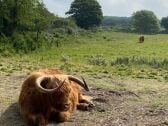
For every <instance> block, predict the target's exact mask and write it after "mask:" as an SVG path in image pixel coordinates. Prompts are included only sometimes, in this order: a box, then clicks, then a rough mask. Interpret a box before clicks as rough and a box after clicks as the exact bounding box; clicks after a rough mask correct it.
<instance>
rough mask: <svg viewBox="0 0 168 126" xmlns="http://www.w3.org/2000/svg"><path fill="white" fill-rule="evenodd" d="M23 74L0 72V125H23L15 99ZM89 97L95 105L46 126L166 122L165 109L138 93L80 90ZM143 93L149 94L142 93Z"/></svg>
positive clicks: (133, 125)
mask: <svg viewBox="0 0 168 126" xmlns="http://www.w3.org/2000/svg"><path fill="white" fill-rule="evenodd" d="M25 77H26V74H22V73H15V74H12V75H9V76H5V75H1V76H0V126H27V125H26V124H25V123H24V121H23V120H22V117H21V116H20V114H19V111H18V106H17V100H18V96H19V91H20V87H21V84H22V82H23V80H24V78H25ZM84 94H87V95H89V96H92V97H93V102H94V104H95V107H94V108H93V109H92V110H90V111H76V112H74V113H72V115H71V118H70V119H69V120H68V121H67V122H65V123H56V122H51V123H50V124H49V125H48V126H56V125H57V126H168V111H167V110H166V109H164V108H160V107H155V106H150V104H148V103H146V102H142V101H143V100H142V99H143V97H142V96H141V95H144V94H141V93H138V94H136V93H134V92H131V91H128V90H110V89H103V88H97V87H94V86H93V87H92V88H91V91H90V92H84ZM145 95H146V96H148V95H149V97H151V94H150V93H149V94H145Z"/></svg>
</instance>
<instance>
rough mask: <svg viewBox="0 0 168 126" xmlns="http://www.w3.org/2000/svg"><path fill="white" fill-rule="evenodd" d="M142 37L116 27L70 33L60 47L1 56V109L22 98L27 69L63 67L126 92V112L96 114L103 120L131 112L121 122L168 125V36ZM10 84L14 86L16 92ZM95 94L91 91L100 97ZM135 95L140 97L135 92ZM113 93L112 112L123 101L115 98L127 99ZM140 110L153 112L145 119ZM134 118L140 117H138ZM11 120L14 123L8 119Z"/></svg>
mask: <svg viewBox="0 0 168 126" xmlns="http://www.w3.org/2000/svg"><path fill="white" fill-rule="evenodd" d="M138 37H139V35H138V34H134V33H121V32H115V31H113V30H109V31H99V32H95V33H93V32H89V33H87V34H86V33H83V34H80V35H67V36H64V37H63V38H62V39H61V40H60V46H59V47H56V45H53V46H52V47H50V48H49V47H48V48H47V47H43V48H41V49H39V50H36V51H34V52H32V53H28V54H12V55H10V56H8V57H4V56H1V57H0V60H1V62H0V75H1V81H0V82H1V83H0V85H1V87H0V94H1V97H0V105H1V106H2V107H0V112H1V113H3V112H5V110H6V109H7V108H8V107H9V106H10V105H11V103H14V102H16V101H17V98H18V95H19V90H20V86H21V83H22V81H23V78H24V77H25V76H26V75H27V74H29V73H30V72H31V71H33V70H36V69H42V68H58V69H61V70H62V71H64V72H65V73H69V74H73V75H76V76H83V77H85V78H86V80H87V81H88V83H89V85H90V86H91V87H92V88H93V89H94V91H95V88H96V89H101V90H103V91H102V92H110V91H109V90H112V91H115V92H114V93H116V92H117V93H119V95H121V96H122V95H124V96H123V97H122V100H123V99H124V100H123V101H124V102H121V105H119V106H120V107H123V108H122V109H121V110H123V111H124V114H123V113H120V114H119V115H118V116H117V117H116V118H114V117H113V116H112V115H113V114H112V113H111V112H110V113H109V111H107V112H105V113H104V114H102V115H99V114H95V118H96V116H97V117H99V118H102V119H103V115H104V116H107V117H109V118H108V119H110V118H111V120H113V122H114V120H115V119H116V120H117V119H118V118H120V116H121V115H124V117H125V118H126V114H128V115H129V116H128V117H129V118H128V122H127V123H126V122H124V121H123V120H124V119H123V120H122V118H121V120H122V121H121V120H120V121H121V122H122V123H121V124H124V125H133V124H136V123H137V124H138V125H145V123H147V124H149V125H150V124H151V125H152V124H156V125H157V124H158V125H162V124H163V125H164V124H165V125H166V124H168V122H167V120H166V118H167V115H168V112H167V110H168V103H167V100H168V93H167V90H168V82H167V81H168V57H167V56H168V51H167V50H168V36H167V35H166V34H157V35H145V42H144V43H139V42H138ZM10 88H12V89H14V90H13V91H11V90H10ZM7 92H8V93H7ZM15 92H17V93H15ZM94 93H95V94H96V92H94ZM94 93H93V94H91V95H93V96H94ZM105 94H106V93H105ZM134 94H136V96H138V97H136V96H132V95H134ZM97 95H98V94H97ZM106 97H111V98H112V99H108V98H106ZM113 97H114V96H110V95H107V94H106V95H105V96H104V97H103V98H104V99H106V100H109V102H110V103H111V104H112V106H111V107H109V109H111V111H112V110H113V109H114V106H115V107H117V105H118V102H115V100H116V101H117V99H120V100H121V98H118V96H117V98H116V97H114V98H113ZM122 100H121V101H122ZM128 106H129V107H130V108H129V107H128ZM135 109H136V110H137V111H138V112H137V113H136V114H134V110H135ZM138 109H139V110H138ZM117 111H118V110H117ZM117 111H113V112H114V113H115V112H117ZM140 112H144V113H145V114H146V113H147V114H146V115H145V114H144V113H143V114H144V115H145V116H147V117H145V119H146V122H145V121H144V118H143V119H142V120H143V121H144V123H143V121H141V119H140V118H139V117H140V116H142V115H143V114H142V113H140ZM111 114H112V115H111ZM150 114H152V115H150ZM2 115H3V114H2ZM93 115H94V114H93ZM132 115H133V116H132ZM5 118H8V117H5V116H4V118H3V119H1V122H3V121H2V120H4V119H5ZM133 118H136V119H135V120H134V121H133V122H132V121H131V120H132V119H133ZM106 120H107V118H106ZM111 120H107V122H108V121H109V122H110V121H111ZM92 121H93V120H92ZM103 121H104V120H103ZM135 122H136V123H135ZM79 123H80V121H79ZM88 124H90V125H91V124H92V123H91V121H90V122H89V121H88ZM102 124H105V123H102ZM6 125H7V126H9V125H10V124H7V123H6ZM92 125H94V124H92ZM109 125H110V124H109ZM114 125H115V124H114ZM116 125H117V123H116Z"/></svg>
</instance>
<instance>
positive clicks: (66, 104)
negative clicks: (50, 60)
mask: <svg viewBox="0 0 168 126" xmlns="http://www.w3.org/2000/svg"><path fill="white" fill-rule="evenodd" d="M70 81H74V82H75V83H76V84H78V85H80V86H81V87H83V88H84V89H85V90H86V91H89V88H88V86H87V84H86V82H85V80H84V78H82V80H80V79H79V78H77V77H74V76H71V75H59V76H54V75H51V76H41V77H39V78H37V80H36V88H37V90H38V91H39V92H41V93H46V94H48V96H49V98H50V99H49V100H50V102H51V104H52V106H53V107H54V108H55V109H57V110H58V111H67V110H69V108H70V105H71V103H70V99H69V95H70V93H71V91H73V89H72V86H71V83H70Z"/></svg>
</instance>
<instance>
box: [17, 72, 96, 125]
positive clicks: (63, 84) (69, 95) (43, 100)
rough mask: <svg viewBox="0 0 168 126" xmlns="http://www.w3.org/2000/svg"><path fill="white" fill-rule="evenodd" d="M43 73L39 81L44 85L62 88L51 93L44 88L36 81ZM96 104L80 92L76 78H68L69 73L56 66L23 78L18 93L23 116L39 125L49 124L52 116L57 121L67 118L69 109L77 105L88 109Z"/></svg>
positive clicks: (46, 87) (50, 87)
mask: <svg viewBox="0 0 168 126" xmlns="http://www.w3.org/2000/svg"><path fill="white" fill-rule="evenodd" d="M40 77H42V81H41V82H40V84H41V86H42V87H43V88H44V89H47V90H52V89H54V88H58V87H59V88H58V89H57V90H56V91H54V92H52V93H44V92H42V91H41V90H39V89H38V88H37V84H36V83H37V79H38V78H40ZM43 77H44V79H43ZM45 77H46V78H45ZM50 78H52V79H50ZM93 106H94V105H93V103H92V102H91V101H90V100H89V98H88V97H87V96H83V95H82V94H81V91H80V86H79V85H78V84H77V82H74V81H72V80H69V78H67V75H64V74H63V73H62V72H60V71H59V70H55V69H45V70H39V71H35V72H33V73H32V74H31V75H30V76H28V78H27V79H26V80H25V81H24V82H23V85H22V90H21V93H20V97H19V107H20V111H21V114H22V116H23V118H24V119H25V120H26V121H27V122H28V123H29V124H30V125H37V126H46V125H47V124H48V121H49V119H50V118H51V117H52V118H55V120H57V121H66V120H67V119H68V118H69V117H70V113H72V112H73V111H75V110H76V109H77V108H78V109H82V110H87V109H88V108H89V107H93ZM53 115H54V116H53Z"/></svg>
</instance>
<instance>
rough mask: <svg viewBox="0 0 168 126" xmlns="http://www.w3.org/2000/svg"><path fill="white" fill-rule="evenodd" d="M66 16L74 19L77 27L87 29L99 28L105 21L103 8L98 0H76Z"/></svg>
mask: <svg viewBox="0 0 168 126" xmlns="http://www.w3.org/2000/svg"><path fill="white" fill-rule="evenodd" d="M66 14H69V15H71V16H72V17H74V19H75V21H76V23H77V25H78V26H80V27H82V28H85V29H88V28H90V27H94V26H99V25H100V24H101V21H102V19H103V14H102V10H101V6H100V5H99V3H98V2H97V0H74V2H72V4H71V7H70V10H69V11H68V12H66Z"/></svg>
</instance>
